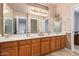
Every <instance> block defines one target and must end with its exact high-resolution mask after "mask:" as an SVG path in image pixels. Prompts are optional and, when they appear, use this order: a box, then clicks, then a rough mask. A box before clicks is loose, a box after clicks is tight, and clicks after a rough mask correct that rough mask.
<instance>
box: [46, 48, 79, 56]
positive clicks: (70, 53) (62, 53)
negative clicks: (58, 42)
mask: <svg viewBox="0 0 79 59" xmlns="http://www.w3.org/2000/svg"><path fill="white" fill-rule="evenodd" d="M46 56H79V53H76V52H74V51H71V50H68V49H61V50H58V51H55V52H52V53H50V54H47V55H46Z"/></svg>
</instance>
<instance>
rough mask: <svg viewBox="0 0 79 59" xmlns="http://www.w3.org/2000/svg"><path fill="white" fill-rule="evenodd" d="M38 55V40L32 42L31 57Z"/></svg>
mask: <svg viewBox="0 0 79 59" xmlns="http://www.w3.org/2000/svg"><path fill="white" fill-rule="evenodd" d="M37 55H40V39H33V40H32V56H37Z"/></svg>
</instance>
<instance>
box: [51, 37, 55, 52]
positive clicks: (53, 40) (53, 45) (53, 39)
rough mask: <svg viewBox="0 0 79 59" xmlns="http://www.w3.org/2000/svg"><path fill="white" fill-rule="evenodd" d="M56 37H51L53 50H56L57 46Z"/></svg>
mask: <svg viewBox="0 0 79 59" xmlns="http://www.w3.org/2000/svg"><path fill="white" fill-rule="evenodd" d="M55 44H56V43H55V37H51V51H55V49H56V46H55Z"/></svg>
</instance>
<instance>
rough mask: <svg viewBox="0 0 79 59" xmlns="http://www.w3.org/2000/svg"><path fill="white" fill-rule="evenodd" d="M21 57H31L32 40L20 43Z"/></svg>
mask: <svg viewBox="0 0 79 59" xmlns="http://www.w3.org/2000/svg"><path fill="white" fill-rule="evenodd" d="M18 47H19V49H18V50H19V56H31V40H23V41H19V42H18Z"/></svg>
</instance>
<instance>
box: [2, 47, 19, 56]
mask: <svg viewBox="0 0 79 59" xmlns="http://www.w3.org/2000/svg"><path fill="white" fill-rule="evenodd" d="M1 56H18V48H17V47H10V48H4V49H1Z"/></svg>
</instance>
